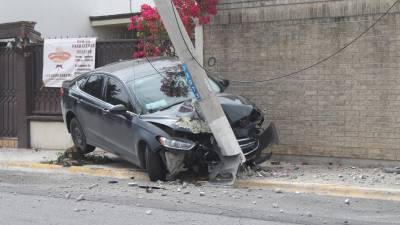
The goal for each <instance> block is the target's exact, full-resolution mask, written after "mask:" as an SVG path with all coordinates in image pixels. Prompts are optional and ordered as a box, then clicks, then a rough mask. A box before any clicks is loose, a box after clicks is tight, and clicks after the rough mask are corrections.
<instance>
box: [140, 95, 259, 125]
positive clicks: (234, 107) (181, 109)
mask: <svg viewBox="0 0 400 225" xmlns="http://www.w3.org/2000/svg"><path fill="white" fill-rule="evenodd" d="M217 97H218V100H219V102H220V103H221V106H222V108H223V110H224V112H225V114H226V116H227V118H228V120H229V122H230V123H231V124H233V123H235V122H237V121H239V120H240V119H242V118H244V117H248V116H249V115H250V114H251V113H252V111H253V109H255V108H256V107H255V106H254V104H252V103H251V102H250V101H249V100H247V99H245V98H244V97H242V96H237V95H232V94H226V93H221V94H218V95H217ZM185 117H186V118H192V119H197V118H199V115H198V113H197V112H196V110H195V109H194V107H193V105H192V104H191V101H190V100H188V101H185V102H183V103H182V104H179V105H176V106H173V107H171V108H168V109H166V110H163V111H158V112H154V113H150V114H146V115H143V116H142V119H143V120H145V121H148V122H152V123H158V124H162V125H165V126H168V127H171V128H173V129H177V130H181V129H180V127H178V126H177V125H176V122H177V121H178V120H179V118H185ZM183 130H184V129H183Z"/></svg>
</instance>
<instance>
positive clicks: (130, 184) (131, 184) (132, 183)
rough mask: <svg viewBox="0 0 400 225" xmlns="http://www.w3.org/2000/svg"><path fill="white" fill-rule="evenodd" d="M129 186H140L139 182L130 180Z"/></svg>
mask: <svg viewBox="0 0 400 225" xmlns="http://www.w3.org/2000/svg"><path fill="white" fill-rule="evenodd" d="M128 186H130V187H136V186H138V184H137V183H136V182H129V183H128Z"/></svg>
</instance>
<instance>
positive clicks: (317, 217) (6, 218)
mask: <svg viewBox="0 0 400 225" xmlns="http://www.w3.org/2000/svg"><path fill="white" fill-rule="evenodd" d="M130 182H131V185H133V186H129V185H128V183H130ZM132 182H136V184H139V185H149V184H150V185H155V186H158V184H156V183H144V182H139V181H135V179H129V180H126V179H125V180H117V179H113V178H105V177H93V176H87V175H67V174H57V173H37V172H19V171H9V170H0V221H1V222H0V224H4V225H28V224H32V225H33V224H34V225H39V224H46V225H47V224H51V225H52V224H54V225H55V224H57V225H64V224H65V225H67V224H68V225H70V224H79V225H80V224H96V225H100V224H110V225H118V224H139V225H147V224H157V225H158V224H182V225H183V224H185V225H187V224H199V225H203V224H218V225H235V224H237V225H239V224H243V225H252V224H266V225H273V224H274V225H293V224H306V225H312V224H316V225H321V224H359V225H367V224H371V225H379V224H400V202H395V201H379V200H368V199H348V201H346V198H337V197H327V196H317V195H311V194H303V193H280V192H281V191H279V190H275V191H267V190H259V189H235V188H231V187H220V186H212V185H209V184H204V185H202V186H195V185H193V184H190V183H189V184H188V185H187V187H184V186H182V184H166V183H164V184H162V187H163V188H164V189H154V188H153V189H152V190H151V191H149V192H151V193H148V192H147V190H146V189H145V188H141V187H138V186H135V185H136V184H135V183H133V184H132ZM346 202H347V203H346Z"/></svg>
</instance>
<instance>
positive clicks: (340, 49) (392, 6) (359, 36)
mask: <svg viewBox="0 0 400 225" xmlns="http://www.w3.org/2000/svg"><path fill="white" fill-rule="evenodd" d="M399 2H400V0H396V1H395V2H394V3H393V4H392V5H391V6H390V7H389V8H388V9H387V10H386V11H385V12H384V13H383V14H382V15H381V16H380V17H379V18H378V19H376V20H375V21H374V23H372V24H371V25H370V26H369V27H368V28H367V29H365V30H364V31H363V32H361V33H360V34H359V35H358V36H356V37H355V38H354V39H353V40H352V41H350V42H349V43H347V44H346V45H344V46H343V47H341V48H339V49H338V50H337V51H335V52H334V53H332V54H331V55H329V56H327V57H325V58H322V59H320V60H318V61H316V62H315V63H313V64H311V65H309V66H307V67H304V68H302V69H300V70H297V71H295V72H292V73H288V74H285V75H282V76H278V77H273V78H270V79H265V80H253V81H252V80H230V81H231V82H236V83H264V82H269V81H273V80H278V79H282V78H286V77H290V76H294V75H296V74H299V73H301V72H304V71H306V70H308V69H311V68H313V67H315V66H317V65H319V64H321V63H323V62H326V61H328V60H329V59H331V58H333V57H334V56H336V55H337V54H339V53H340V52H342V51H344V50H345V49H346V48H348V47H349V46H350V45H352V44H354V43H355V42H356V41H358V40H359V39H360V38H361V37H363V36H364V35H365V34H366V33H367V32H368V31H370V30H371V29H372V28H373V27H374V26H375V25H376V24H377V23H378V22H379V21H381V20H382V18H383V17H385V16H386V15H387V14H389V12H390V11H391V10H392V9H393V8H394V7H395V6H396V5H397V4H398V3H399ZM171 4H172V11H173V12H174V16H175V20H176V23H177V25H178V28H179V32H180V34H181V37H182V40H183V42H184V43H185V46H186V48H187V50H188V52H189V53H190V55H191V56H192V58H193V60H194V61H195V62H196V63H197V64H198V65H199V66H200V67H201V68H202V69H203V70H204V71H205V72H206V73H207V74H209V73H210V72H209V71H208V70H207V69H206V68H204V67H203V65H201V63H200V62H199V61H198V60H197V59H196V57H194V55H193V54H192V52H191V51H190V49H189V46H188V44H187V43H186V41H185V38H184V36H183V33H182V30H181V28H180V26H179V23H178V17H177V15H176V12H175V7H174V3H173V1H172V0H171Z"/></svg>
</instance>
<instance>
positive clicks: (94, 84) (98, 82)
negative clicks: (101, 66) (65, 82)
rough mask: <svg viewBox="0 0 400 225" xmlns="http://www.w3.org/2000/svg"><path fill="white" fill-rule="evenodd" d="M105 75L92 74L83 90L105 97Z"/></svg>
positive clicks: (94, 95)
mask: <svg viewBox="0 0 400 225" xmlns="http://www.w3.org/2000/svg"><path fill="white" fill-rule="evenodd" d="M103 82H104V76H101V75H91V76H90V77H89V78H88V80H87V81H86V83H85V86H84V87H83V89H82V90H83V91H84V92H86V93H88V94H89V95H91V96H93V97H96V98H98V99H103V94H102V93H103Z"/></svg>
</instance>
